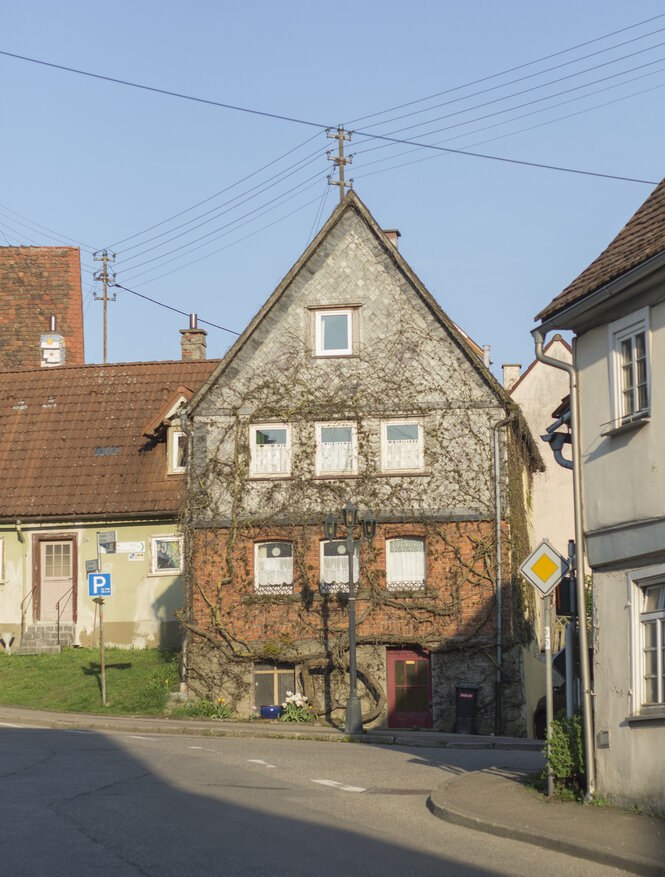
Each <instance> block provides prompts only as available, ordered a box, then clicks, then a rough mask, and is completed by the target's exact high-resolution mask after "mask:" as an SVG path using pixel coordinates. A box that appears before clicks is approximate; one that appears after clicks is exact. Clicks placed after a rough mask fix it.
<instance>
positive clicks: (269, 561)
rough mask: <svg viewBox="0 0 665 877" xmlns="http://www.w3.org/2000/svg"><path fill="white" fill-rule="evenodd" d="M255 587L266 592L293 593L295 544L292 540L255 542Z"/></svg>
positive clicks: (261, 591)
mask: <svg viewBox="0 0 665 877" xmlns="http://www.w3.org/2000/svg"><path fill="white" fill-rule="evenodd" d="M254 589H255V590H256V591H258V592H260V593H264V594H292V593H293V545H292V544H291V542H257V543H255V545H254Z"/></svg>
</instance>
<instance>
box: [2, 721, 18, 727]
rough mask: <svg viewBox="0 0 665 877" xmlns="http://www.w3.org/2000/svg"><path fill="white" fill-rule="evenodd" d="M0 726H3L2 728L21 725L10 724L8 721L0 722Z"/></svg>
mask: <svg viewBox="0 0 665 877" xmlns="http://www.w3.org/2000/svg"><path fill="white" fill-rule="evenodd" d="M0 727H3V728H20V727H21V725H10V724H9V722H0Z"/></svg>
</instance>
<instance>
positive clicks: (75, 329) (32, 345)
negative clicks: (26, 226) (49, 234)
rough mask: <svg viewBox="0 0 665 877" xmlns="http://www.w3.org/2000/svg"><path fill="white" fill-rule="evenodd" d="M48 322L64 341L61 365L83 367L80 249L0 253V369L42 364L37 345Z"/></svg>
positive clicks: (10, 249) (5, 249)
mask: <svg viewBox="0 0 665 877" xmlns="http://www.w3.org/2000/svg"><path fill="white" fill-rule="evenodd" d="M52 316H55V317H57V318H58V333H59V334H60V335H62V336H63V337H64V339H65V357H66V360H65V361H66V362H67V363H69V364H72V365H82V364H83V362H84V358H83V303H82V300H81V263H80V258H79V251H78V248H77V247H0V369H1V368H32V367H35V366H38V365H39V364H40V349H39V341H40V338H41V336H42V335H43V334H46V333H48V331H49V317H52Z"/></svg>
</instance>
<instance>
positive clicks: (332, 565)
mask: <svg viewBox="0 0 665 877" xmlns="http://www.w3.org/2000/svg"><path fill="white" fill-rule="evenodd" d="M359 575H360V563H359V560H358V544H357V543H356V544H355V545H354V549H353V582H354V584H355V585H357V584H358V577H359ZM319 590H320V591H321V593H322V594H348V593H349V555H348V553H347V550H346V542H345V541H342V540H337V541H332V542H328V541H325V542H322V543H321V582H320V584H319Z"/></svg>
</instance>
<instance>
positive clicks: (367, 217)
mask: <svg viewBox="0 0 665 877" xmlns="http://www.w3.org/2000/svg"><path fill="white" fill-rule="evenodd" d="M348 211H355V212H356V213H357V215H358V216H359V217H360V218H361V219H362V220H363V221H364V222H365V223H366V225H367V226H368V227H369V229H370V230H371V232H372V233H373V234H374V235H375V236H376V238H377V239H378V241H379V243H380V245H381V246H382V247H384V249H385V251H386V253H387V254H388V256H389V257H390V258H391V259H392V261H393V263H394V264H395V266H396V268H397V270H398V271H399V272H401V273H402V274H403V275H404V276H405V277H406V278H407V280H408V281H409V283H410V284H411V286H412V288H413V289H414V291H415V294H416V295H417V296H419V297H420V298H421V300H422V301H423V302H424V304H425V306H426V307H427V308H428V309H429V311H430V312H431V313H432V315H433V316H434V317H435V319H436V320H438V322H439V323H440V324H441V325H442V326H444V327H445V329H446V330H447V332H448V334H449V335H450V336H451V337H452V338H453V340H454V341H455V342H456V343H457V345H458V347H459V348H460V349H461V350H462V352H463V353H464V354H465V355H466V357H467V358H468V360H469V362H470V363H471V365H472V367H473V368H474V369H475V370H476V371H477V372H478V373H479V374H480V375H481V376H482V378H483V380H484V381H485V382H486V383H487V384H488V385H489V387H490V388H491V390H492V391H493V392H494V394H495V395H496V397H497V399H498V400H499V401H500V402H501V403H503V404H505V405H506V407H507V408H510V409H513V410H515V411H516V413H517V417H518V419H519V420H521V419H522V414H521V412H520V410H519V408H516V407H515V403H514V402H513V401H512V399H511V398H510V396H509V395H508V393H506V391H505V390H504V388H503V387H502V386H501V384H500V383H499V382H498V381H497V380H496V378H495V377H494V375H492V373H491V372H490V370H489V369H488V368H487V367H486V366H485V365H484V364H483V361H482V354H483V352H482V350H481V348H480V347H479V345H477V344H476V343H475V341H473V340H472V339H471V338H470V337H469V336H468V335H467V334H466V332H464V331H463V330H462V329H460V327H459V326H458V325H457V324H456V323H455V322H453V320H451V319H450V317H449V316H448V315H447V314H446V313H445V311H444V310H443V309H442V308H441V306H440V305H439V303H438V302H437V301H436V299H435V298H434V297H433V296H432V294H431V293H430V292H429V290H428V289H427V288H426V287H425V285H424V283H423V282H422V281H421V280H420V278H419V277H418V276H417V275H416V273H415V272H414V271H413V269H412V268H411V266H410V265H409V264H408V262H407V261H406V260H405V259H404V257H403V256H402V254H401V253H400V252H399V250H398V249H397V247H396V246H395V245H394V244H393V243H392V242H391V240H390V238H389V237H388V236H387V235H386V233H385V232H384V231H383V229H382V228H381V227H380V226H379V224H378V223H377V221H376V220H375V219H374V217H373V216H372V214H371V213H370V211H369V209H368V208H367V206H366V205H365V204H364V203H363V202H362V201H361V199H360V198H359V197H358V195H357V194H356V192H355V191H354V190H353V189H350V190H349V191H348V192H347V193H346V195H345V197H344V200H343V201H342V202H341V203H340V204H339V205H338V206H337V207H336V208H335V209H334V210H333V212H332V214H331V215H330V217H329V219H328V221H327V222H326V223H325V224H324V225H323V227H322V228H321V229H320V231H319V232H318V234H317V235H316V236H315V238H314V239H313V240H312V242H311V243H310V244H309V246H308V247H307V249H306V250H305V251H304V253H303V254H302V255H301V256H300V258H299V259H298V260H297V262H295V264H294V265H293V266H292V267H291V269H290V271H288V273H287V274H286V275H285V276H284V278H283V279H282V280H281V282H280V283H279V285H278V286H277V287H276V288H275V290H274V291H273V292H272V294H271V295H270V297H269V298H268V299H267V300H266V302H265V303H264V304H263V306H262V307H261V308H260V310H259V311H258V313H257V314H256V315H255V316H254V317H253V319H252V320H250V322H249V323H248V325H247V327H246V328H245V330H244V332H242V333H241V335H240V336H239V337H238V338H237V339H236V341H235V342H234V344H233V345H232V347H231V348H230V349H229V351H228V352H227V353H226V355H225V356H224V358H223V359H222V360H221V361H220V363H219V365H218V367H217V368H216V369H215V370H214V371H213V372H211V374H210V376H209V377H208V378H207V380H206V381H205V382H204V383H203V384H202V386H201V387H200V388H199V390H198V391H197V392H196V393H195V395H194V397H193V399H191V400H190V402H189V403H188V406H187V408H188V411H189V412H190V413H193V412H194V411H195V410H196V408H197V406H198V405H199V404H200V403H201V401H202V400H203V399H204V398H205V396H206V395H207V393H208V392H209V391H210V390H211V388H212V387H213V386H214V385H215V384H216V382H217V381H218V380H220V378H221V377H222V376H223V375H224V373H225V371H226V369H228V368H229V366H230V365H231V363H232V362H233V361H234V360H235V358H236V357H237V356H238V355H239V354H240V353H241V351H242V350H243V348H244V347H245V345H246V344H247V343H248V342H249V340H250V338H251V337H252V335H253V334H254V332H255V331H256V329H257V328H258V326H259V325H260V323H261V322H262V321H263V320H264V319H265V318H266V317H267V316H268V315H269V313H270V312H271V311H272V309H273V308H274V307H275V305H276V304H277V303H278V302H279V300H280V299H281V298H282V296H283V295H284V294H285V292H286V290H287V289H288V288H289V286H290V284H291V283H293V281H294V280H295V278H296V277H297V276H298V274H299V272H300V271H302V270H303V269H304V268H305V266H306V265H307V263H308V261H309V260H310V259H311V258H312V256H313V255H314V253H315V252H316V250H317V249H318V248H319V247H320V246H321V244H322V243H323V241H324V240H325V238H326V237H327V236H328V235H329V234H331V232H332V231H333V229H334V228H335V226H336V225H337V224H338V223H339V222H340V221H341V220H342V218H343V217H344V216H345V214H346V213H347V212H348ZM522 427H523V428H522ZM520 430H521V434H522V436H523V439H524V441H525V443H526V445H527V447H528V451H529V454H530V458H531V460H532V462H533V465H534V466H535V467H536V468H540V467H542V466H543V462H542V458H541V456H540V453H539V450H538V448H537V446H536V445H535V443H534V442H533V439H532V437H531V433H530V432H529V430H528V427H526V425H525V424H520Z"/></svg>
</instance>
